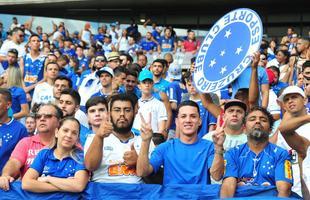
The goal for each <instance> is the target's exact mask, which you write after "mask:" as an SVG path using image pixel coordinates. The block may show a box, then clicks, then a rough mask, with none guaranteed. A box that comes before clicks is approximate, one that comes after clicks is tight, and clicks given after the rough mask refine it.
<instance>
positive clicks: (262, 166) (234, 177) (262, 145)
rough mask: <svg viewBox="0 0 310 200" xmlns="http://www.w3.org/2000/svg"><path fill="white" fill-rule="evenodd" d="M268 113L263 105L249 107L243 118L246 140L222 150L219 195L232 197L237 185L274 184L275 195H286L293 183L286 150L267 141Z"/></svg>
mask: <svg viewBox="0 0 310 200" xmlns="http://www.w3.org/2000/svg"><path fill="white" fill-rule="evenodd" d="M272 125H273V118H272V115H271V114H270V113H269V112H268V111H267V110H266V109H264V108H261V107H254V108H252V109H251V110H250V111H249V113H248V115H247V116H246V119H245V132H246V134H247V143H245V144H242V145H239V146H237V147H234V148H232V149H230V150H229V151H227V152H226V153H225V164H226V166H225V169H226V170H225V174H224V178H223V179H224V180H223V184H222V188H221V198H229V197H233V196H234V194H235V191H236V188H237V186H240V185H258V186H268V185H273V186H276V187H277V191H278V197H288V196H289V195H290V193H291V187H292V184H293V174H292V169H291V161H290V156H289V154H288V152H287V151H286V150H284V149H282V148H281V147H278V146H276V145H274V144H271V143H269V141H268V139H269V133H270V131H271V130H272Z"/></svg>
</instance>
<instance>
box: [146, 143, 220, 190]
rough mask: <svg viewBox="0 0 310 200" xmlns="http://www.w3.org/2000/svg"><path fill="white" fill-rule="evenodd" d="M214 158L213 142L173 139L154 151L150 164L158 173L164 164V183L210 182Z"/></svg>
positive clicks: (204, 183) (203, 183)
mask: <svg viewBox="0 0 310 200" xmlns="http://www.w3.org/2000/svg"><path fill="white" fill-rule="evenodd" d="M213 158H214V146H213V143H212V142H210V141H207V140H203V139H200V140H197V142H195V143H194V144H185V143H182V142H181V141H180V139H172V140H169V141H167V142H164V143H162V144H160V145H159V146H158V147H157V148H155V150H154V151H153V152H152V155H151V158H150V164H151V165H152V167H153V169H154V172H155V173H156V172H157V171H158V170H159V168H160V167H161V166H162V165H163V166H164V182H163V183H164V184H202V185H206V184H210V173H209V169H210V168H211V166H212V162H213Z"/></svg>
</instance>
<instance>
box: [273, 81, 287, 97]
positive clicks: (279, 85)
mask: <svg viewBox="0 0 310 200" xmlns="http://www.w3.org/2000/svg"><path fill="white" fill-rule="evenodd" d="M287 86H289V84H288V83H284V82H281V81H279V82H278V83H277V84H275V85H272V86H271V89H272V90H273V91H274V93H275V94H276V95H277V96H278V93H279V92H280V90H281V89H282V88H285V87H287Z"/></svg>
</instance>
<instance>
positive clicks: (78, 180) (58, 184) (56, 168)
mask: <svg viewBox="0 0 310 200" xmlns="http://www.w3.org/2000/svg"><path fill="white" fill-rule="evenodd" d="M41 117H42V116H41V115H40V116H36V118H41ZM79 136H80V123H79V121H78V120H77V119H75V118H74V117H66V118H64V119H62V120H61V121H60V123H59V127H58V129H56V131H55V143H54V145H53V147H52V148H47V149H42V150H41V151H40V152H39V154H38V155H37V156H36V158H35V159H34V161H33V163H32V165H31V166H30V168H29V169H28V170H27V172H26V174H25V175H24V177H23V179H22V189H24V190H27V191H31V192H38V193H42V192H60V191H61V192H82V191H83V190H84V189H85V187H86V185H87V183H88V180H89V174H88V172H87V171H86V168H85V166H84V164H83V152H82V150H80V149H79V148H78V147H77V144H78V142H79Z"/></svg>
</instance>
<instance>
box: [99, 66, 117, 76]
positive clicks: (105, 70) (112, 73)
mask: <svg viewBox="0 0 310 200" xmlns="http://www.w3.org/2000/svg"><path fill="white" fill-rule="evenodd" d="M104 72H106V73H108V74H110V75H111V76H112V77H114V72H113V69H111V68H110V67H102V68H101V69H99V70H98V71H97V72H96V75H97V76H98V77H100V75H101V74H102V73H104Z"/></svg>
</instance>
